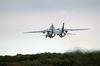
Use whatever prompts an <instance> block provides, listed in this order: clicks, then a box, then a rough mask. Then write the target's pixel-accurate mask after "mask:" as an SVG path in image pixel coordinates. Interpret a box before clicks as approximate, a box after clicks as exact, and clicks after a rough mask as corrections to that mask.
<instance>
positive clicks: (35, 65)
mask: <svg viewBox="0 0 100 66" xmlns="http://www.w3.org/2000/svg"><path fill="white" fill-rule="evenodd" d="M0 66H100V51H95V52H85V53H83V52H81V51H79V50H77V51H74V52H67V53H63V54H61V53H41V54H31V55H22V54H17V55H16V56H8V55H6V56H0Z"/></svg>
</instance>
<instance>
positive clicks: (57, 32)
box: [24, 23, 88, 38]
mask: <svg viewBox="0 0 100 66" xmlns="http://www.w3.org/2000/svg"><path fill="white" fill-rule="evenodd" d="M79 30H88V29H64V23H63V25H62V28H57V29H55V27H54V26H53V24H52V25H51V26H50V28H49V29H45V30H41V31H30V32H24V33H43V34H45V33H46V35H44V36H45V37H46V38H47V37H49V38H53V37H55V35H57V36H59V37H61V38H62V37H64V36H65V35H75V34H72V33H68V31H79Z"/></svg>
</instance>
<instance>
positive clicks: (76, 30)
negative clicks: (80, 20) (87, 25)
mask: <svg viewBox="0 0 100 66" xmlns="http://www.w3.org/2000/svg"><path fill="white" fill-rule="evenodd" d="M79 30H89V29H64V31H79Z"/></svg>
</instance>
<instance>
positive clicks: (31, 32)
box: [24, 29, 51, 33]
mask: <svg viewBox="0 0 100 66" xmlns="http://www.w3.org/2000/svg"><path fill="white" fill-rule="evenodd" d="M50 31H51V30H48V29H46V30H41V31H30V32H24V33H42V32H50Z"/></svg>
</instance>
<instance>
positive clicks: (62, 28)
mask: <svg viewBox="0 0 100 66" xmlns="http://www.w3.org/2000/svg"><path fill="white" fill-rule="evenodd" d="M62 33H64V23H63V25H62Z"/></svg>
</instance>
